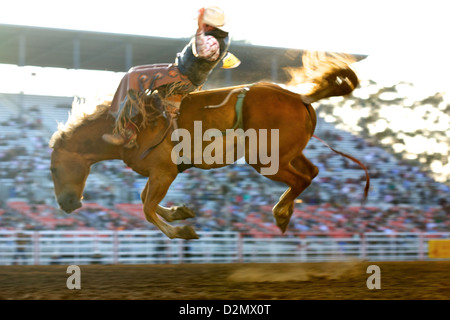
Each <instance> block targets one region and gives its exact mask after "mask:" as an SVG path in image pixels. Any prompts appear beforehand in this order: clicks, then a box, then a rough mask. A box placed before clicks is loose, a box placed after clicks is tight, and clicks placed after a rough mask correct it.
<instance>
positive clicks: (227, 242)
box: [0, 231, 450, 265]
mask: <svg viewBox="0 0 450 320" xmlns="http://www.w3.org/2000/svg"><path fill="white" fill-rule="evenodd" d="M199 236H200V239H198V240H189V241H187V240H182V239H172V240H171V239H168V238H167V237H165V236H164V235H163V234H162V233H161V232H159V231H0V265H12V264H29V265H30V264H31V265H50V264H65V265H69V264H95V263H99V264H156V263H164V264H178V263H234V262H320V261H348V260H368V261H406V260H430V258H429V257H428V241H429V240H430V239H450V233H394V234H384V233H362V234H354V235H353V236H351V237H334V236H333V235H332V234H328V235H327V234H316V235H314V234H307V235H305V234H289V235H279V234H277V235H268V234H261V236H257V235H256V236H255V235H251V236H250V235H246V234H242V233H239V232H199Z"/></svg>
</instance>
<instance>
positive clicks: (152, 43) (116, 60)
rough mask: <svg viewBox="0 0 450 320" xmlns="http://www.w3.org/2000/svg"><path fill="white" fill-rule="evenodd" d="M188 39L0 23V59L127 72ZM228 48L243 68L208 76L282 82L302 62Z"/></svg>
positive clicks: (272, 50) (274, 52)
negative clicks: (288, 71) (290, 68)
mask: <svg viewBox="0 0 450 320" xmlns="http://www.w3.org/2000/svg"><path fill="white" fill-rule="evenodd" d="M189 40H190V39H187V38H162V37H150V36H138V35H129V34H114V33H102V32H90V31H79V30H65V29H52V28H42V27H30V26H19V25H7V24H0V63H3V64H13V65H19V66H25V65H28V66H40V67H59V68H67V69H89V70H107V71H115V72H125V71H127V70H128V69H129V68H131V67H132V66H137V65H145V64H154V63H170V62H173V61H174V59H175V56H176V54H177V53H178V52H180V51H181V50H182V49H183V47H184V46H185V45H186V44H187V43H188V41H189ZM230 51H231V52H232V53H234V54H235V55H236V56H237V57H238V58H239V59H240V60H241V61H242V63H241V65H240V66H239V68H237V69H233V70H224V69H220V68H216V69H215V70H214V72H213V74H212V75H211V77H210V80H209V82H211V81H219V82H221V84H224V83H223V81H225V83H226V84H228V85H231V84H234V82H236V81H237V82H238V83H250V82H256V81H262V80H268V81H277V82H283V81H285V80H286V79H287V75H286V74H285V73H284V72H283V68H285V67H298V66H301V54H302V52H303V51H302V50H299V49H289V48H276V47H264V46H255V45H251V44H249V43H245V42H243V41H232V43H231V47H230ZM359 58H361V57H359ZM214 79H215V80H214Z"/></svg>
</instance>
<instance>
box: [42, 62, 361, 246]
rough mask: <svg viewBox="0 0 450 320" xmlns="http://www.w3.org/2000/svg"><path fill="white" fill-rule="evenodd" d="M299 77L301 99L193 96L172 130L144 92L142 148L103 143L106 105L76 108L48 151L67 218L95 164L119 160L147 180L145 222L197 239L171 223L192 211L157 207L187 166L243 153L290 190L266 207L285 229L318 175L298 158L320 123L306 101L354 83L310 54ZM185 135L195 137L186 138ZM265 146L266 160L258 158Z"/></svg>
mask: <svg viewBox="0 0 450 320" xmlns="http://www.w3.org/2000/svg"><path fill="white" fill-rule="evenodd" d="M312 57H315V58H314V59H313V58H312ZM302 75H303V78H302V81H301V84H303V85H306V86H305V87H307V88H308V89H307V90H304V92H301V93H294V92H292V91H290V90H287V89H285V88H282V87H281V86H279V85H277V84H273V83H268V82H258V83H253V84H249V85H240V86H233V87H227V88H219V89H212V90H203V91H198V92H193V93H190V94H188V95H187V96H186V97H185V98H184V99H183V101H182V103H181V105H180V109H179V116H178V118H177V119H176V125H175V124H174V120H173V119H171V118H170V119H169V117H167V116H165V113H164V110H156V109H158V108H155V105H158V104H157V103H153V102H155V100H154V99H155V97H154V95H150V94H149V95H148V96H147V98H146V104H147V105H146V108H148V110H149V114H151V115H152V117H151V119H149V117H142V119H141V121H142V122H145V123H147V124H148V125H145V126H142V127H141V130H140V131H139V133H138V137H137V143H138V145H137V147H135V148H132V149H128V148H125V147H123V146H114V145H111V144H108V143H106V142H104V141H103V140H102V135H103V134H104V133H106V132H111V131H112V130H113V128H114V125H115V124H114V123H115V121H114V118H113V117H112V116H111V114H110V112H109V107H110V103H100V104H98V105H97V106H96V109H95V111H94V112H91V113H89V114H87V113H81V115H78V116H75V113H76V112H75V110H72V114H70V115H69V119H68V120H67V122H66V123H65V124H60V126H59V127H58V130H57V131H56V132H55V133H54V134H53V136H52V138H51V140H50V143H49V145H50V147H51V148H52V149H53V150H52V154H51V165H50V170H51V175H52V179H53V183H54V191H55V196H56V199H57V202H58V204H59V206H60V208H61V209H62V210H64V211H65V212H67V213H70V212H72V211H74V210H76V209H78V208H80V207H81V206H82V203H81V201H82V196H83V190H84V188H85V184H86V181H87V177H88V175H89V173H90V168H91V166H92V165H93V164H94V163H97V162H99V161H105V160H113V159H120V160H122V161H123V162H124V163H125V164H126V165H127V166H129V167H130V168H131V169H133V170H134V171H135V172H137V173H138V174H140V175H143V176H146V177H148V181H147V184H146V186H145V188H144V189H143V190H142V192H141V199H142V203H143V211H144V214H145V217H146V219H147V220H148V221H149V222H151V223H153V224H154V225H155V226H156V227H158V228H159V229H160V230H161V231H162V232H163V233H164V234H165V235H167V237H169V238H171V239H172V238H182V239H196V238H198V236H197V234H196V232H195V231H194V229H193V228H192V227H190V226H177V227H174V226H172V225H170V224H169V223H168V222H172V221H175V220H183V219H186V218H192V217H194V212H192V211H191V210H190V209H189V208H187V207H185V206H173V207H170V208H166V207H163V206H161V205H160V204H159V203H160V202H161V201H162V200H163V199H164V197H165V195H166V193H167V191H168V189H169V187H170V185H171V184H172V182H173V181H174V179H175V178H176V177H177V175H178V174H179V173H180V172H182V171H183V170H185V169H186V168H190V167H195V168H199V169H213V168H219V167H223V166H226V165H229V164H231V163H234V162H235V161H236V160H238V159H239V158H240V157H245V160H246V162H247V163H248V164H249V165H250V166H252V167H253V168H254V169H255V170H256V171H257V172H259V173H260V174H262V175H263V176H266V177H267V178H269V179H271V180H274V181H279V182H283V183H285V184H286V185H287V186H288V187H289V188H288V189H287V190H286V191H285V192H284V193H283V194H282V195H281V197H280V199H279V201H278V203H276V205H275V206H274V207H273V209H272V211H273V215H274V217H275V220H276V223H277V225H278V227H279V229H280V230H281V232H283V233H284V232H285V231H286V228H287V226H288V224H289V221H290V218H291V215H292V213H293V210H294V201H295V199H296V198H297V197H298V196H299V195H300V194H301V193H302V192H303V191H304V190H305V189H306V188H307V187H308V186H309V185H310V184H311V181H312V180H313V179H314V178H315V177H316V176H317V174H318V173H319V170H318V168H317V167H316V166H315V165H314V164H313V163H311V161H310V160H308V159H307V158H306V157H305V156H304V154H303V150H304V148H305V147H306V145H307V143H308V141H309V140H310V139H311V138H312V137H313V135H314V130H315V127H316V113H315V111H314V108H313V106H312V105H311V104H312V103H314V102H316V101H319V100H321V99H325V98H328V97H331V96H345V95H348V94H350V93H351V92H352V91H353V90H354V89H355V88H356V87H357V85H358V84H359V80H358V77H357V75H356V73H355V72H354V71H353V70H352V68H351V67H350V63H349V62H348V61H347V60H345V59H343V58H342V57H339V56H336V55H315V56H314V55H309V58H304V60H303V69H302ZM159 105H160V104H159ZM74 108H75V105H74V106H73V108H72V109H74ZM78 113H79V112H78ZM233 130H234V131H233ZM236 130H241V132H243V133H244V139H239V137H237V138H235V137H234V135H233V133H234V132H235V131H236ZM195 131H197V132H195ZM248 132H253V133H256V134H253V135H250V134H246V133H248ZM219 133H220V134H219ZM259 133H265V134H264V135H263V134H259ZM189 135H191V137H193V138H192V139H190V140H189V139H188V137H189ZM230 136H231V138H230ZM269 137H270V138H269ZM250 138H254V140H253V143H245V142H246V141H247V142H248V141H249V140H250ZM275 138H276V139H275ZM181 145H182V146H183V148H180V146H181ZM213 145H214V147H212V146H213ZM174 150H176V152H174ZM261 150H264V152H265V155H266V157H263V156H261V155H262V153H261ZM335 151H336V150H335ZM269 154H270V155H271V156H275V155H276V156H277V157H272V158H271V159H276V162H277V163H276V166H275V170H269V169H270V168H274V163H269V162H270V161H267V155H269ZM341 154H342V153H341ZM205 155H208V156H205ZM230 155H231V156H230ZM343 155H345V154H343ZM212 160H214V161H212ZM364 169H365V167H364ZM365 170H366V169H365ZM366 178H367V180H366V187H365V197H367V193H368V188H369V177H368V173H367V170H366ZM161 218H163V219H164V220H165V221H164V220H163V219H161Z"/></svg>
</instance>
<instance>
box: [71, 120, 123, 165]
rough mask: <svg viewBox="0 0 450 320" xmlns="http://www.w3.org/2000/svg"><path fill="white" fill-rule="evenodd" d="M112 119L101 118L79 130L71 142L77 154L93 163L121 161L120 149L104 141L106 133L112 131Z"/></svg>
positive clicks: (74, 133) (75, 132)
mask: <svg viewBox="0 0 450 320" xmlns="http://www.w3.org/2000/svg"><path fill="white" fill-rule="evenodd" d="M112 125H113V120H112V118H111V117H110V118H108V119H107V118H106V117H101V118H99V119H96V120H93V121H91V122H89V123H86V124H85V125H83V126H81V127H79V128H77V129H76V130H75V131H74V132H73V136H72V138H71V139H70V141H69V144H70V148H74V149H75V150H76V152H77V153H80V154H85V155H87V156H89V158H90V159H91V161H92V162H93V163H95V162H99V161H104V160H113V159H121V155H120V152H119V148H117V147H115V146H112V145H109V144H107V143H106V142H104V141H103V140H102V135H103V134H104V133H109V132H111V130H112Z"/></svg>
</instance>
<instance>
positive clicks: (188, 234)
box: [141, 175, 198, 239]
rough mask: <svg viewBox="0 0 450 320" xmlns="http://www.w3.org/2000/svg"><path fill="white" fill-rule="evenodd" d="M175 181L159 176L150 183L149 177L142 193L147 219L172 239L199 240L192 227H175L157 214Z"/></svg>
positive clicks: (166, 176) (167, 176)
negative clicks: (160, 204) (161, 202)
mask: <svg viewBox="0 0 450 320" xmlns="http://www.w3.org/2000/svg"><path fill="white" fill-rule="evenodd" d="M173 180H174V178H171V177H169V175H159V177H158V179H154V181H152V182H150V181H151V178H150V177H149V179H148V181H147V184H146V185H145V188H144V190H143V191H142V193H141V198H142V202H143V204H144V213H145V217H146V218H147V220H148V221H149V222H151V223H153V224H154V225H155V226H156V227H158V228H159V229H160V230H161V231H162V232H163V233H164V234H165V235H166V236H168V237H169V238H170V239H173V238H182V239H198V235H197V234H196V233H195V231H194V229H192V227H190V226H184V227H173V226H171V225H169V224H167V223H165V222H164V221H163V220H161V219H160V218H159V217H158V216H157V214H156V210H157V207H158V204H159V202H160V201H161V200H162V199H164V196H165V195H166V193H167V190H168V189H169V186H170V184H171V183H172V181H173Z"/></svg>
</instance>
